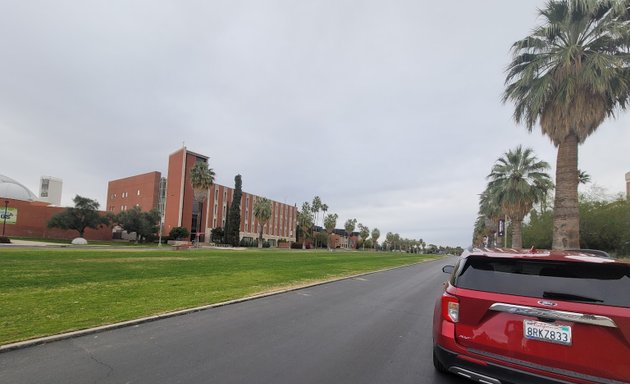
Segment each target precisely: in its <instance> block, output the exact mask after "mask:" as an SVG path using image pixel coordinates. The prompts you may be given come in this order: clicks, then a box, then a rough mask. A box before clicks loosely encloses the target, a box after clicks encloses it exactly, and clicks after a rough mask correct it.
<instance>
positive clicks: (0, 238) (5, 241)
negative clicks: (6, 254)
mask: <svg viewBox="0 0 630 384" xmlns="http://www.w3.org/2000/svg"><path fill="white" fill-rule="evenodd" d="M0 243H1V244H11V239H9V238H8V237H6V236H0Z"/></svg>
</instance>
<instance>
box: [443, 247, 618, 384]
mask: <svg viewBox="0 0 630 384" xmlns="http://www.w3.org/2000/svg"><path fill="white" fill-rule="evenodd" d="M473 253H474V252H473ZM476 256H481V257H487V258H497V259H506V258H507V259H510V258H511V259H519V260H543V261H550V262H555V263H556V264H557V263H558V262H561V263H618V262H616V261H614V260H608V259H602V258H601V257H596V256H592V255H590V254H588V253H583V252H579V251H571V252H549V251H544V252H541V251H537V252H532V251H514V250H510V252H506V251H503V250H499V251H497V250H492V251H487V250H486V252H482V251H479V250H478V251H477V252H476ZM460 260H461V262H462V263H463V262H465V258H462V259H460ZM573 265H576V264H573ZM460 272H461V271H460ZM455 273H456V274H457V273H458V271H456V272H455ZM537 277H538V276H533V277H532V278H531V280H532V282H535V281H536V278H537ZM625 278H630V276H627V277H625ZM453 281H454V280H452V281H451V282H447V283H445V289H444V295H445V296H446V299H442V298H439V299H438V300H437V302H436V306H435V312H434V322H433V324H434V327H433V339H434V346H435V347H436V348H438V350H440V351H448V353H449V355H451V356H455V357H454V359H453V360H454V362H453V361H450V362H449V363H448V364H445V363H444V362H438V364H439V365H442V364H445V367H444V368H446V369H448V368H449V367H451V366H456V365H458V363H461V366H462V367H465V368H466V369H468V370H472V371H475V369H478V370H477V372H480V373H481V374H484V375H487V376H490V377H493V376H492V375H491V373H490V372H493V370H495V369H497V367H499V368H505V369H506V370H508V371H509V370H514V371H518V372H519V374H520V373H523V374H524V375H528V374H531V375H532V377H536V378H537V380H538V379H540V380H541V381H537V382H565V383H566V382H568V383H580V384H582V383H584V384H585V383H593V382H596V383H597V382H600V383H611V384H612V383H615V384H616V383H629V382H630V308H629V307H625V306H615V305H602V304H598V303H596V302H595V303H590V302H586V303H585V302H576V301H570V300H559V299H542V298H541V297H528V296H520V295H515V294H505V293H497V292H488V291H481V290H475V289H467V288H461V287H456V286H455V285H453V284H452V282H453ZM628 295H630V292H628ZM453 298H455V300H456V301H457V302H458V311H457V321H456V322H454V321H452V319H451V318H450V317H449V315H448V313H447V314H445V311H448V309H445V306H444V304H443V302H445V300H447V301H450V300H452V299H453ZM495 304H496V305H495ZM493 305H495V306H494V307H493ZM521 307H522V308H528V310H527V311H526V312H525V313H521V312H519V309H518V308H521ZM497 308H498V309H497ZM506 308H507V309H506ZM514 308H516V309H514ZM549 310H551V311H553V312H554V313H562V314H564V313H567V314H568V315H566V316H565V318H561V319H549V318H546V317H545V313H547V312H545V311H549ZM573 313H577V314H581V315H583V316H582V317H581V318H580V319H577V318H576V319H575V320H576V321H573V317H572V316H573V315H571V314H573ZM596 318H598V319H599V318H605V319H609V320H611V323H610V324H609V322H608V320H606V321H605V322H604V324H605V325H601V324H599V323H597V321H596V320H594V319H596ZM525 321H528V322H529V323H530V324H531V323H532V322H535V324H537V325H539V326H542V327H544V326H545V325H546V324H550V325H551V326H550V327H551V328H552V330H554V331H555V329H556V327H561V328H562V329H564V330H566V329H569V333H570V335H562V336H563V337H565V338H566V337H568V338H569V340H570V342H569V343H566V342H565V343H564V344H562V343H558V342H553V341H552V342H550V341H549V340H540V339H531V338H528V337H526V335H525ZM568 327H570V328H568ZM558 337H560V334H558ZM438 360H439V356H438ZM471 367H472V368H471ZM491 368H492V369H491ZM508 376H509V375H507V374H506V375H504V376H503V377H500V378H498V379H497V381H496V382H510V383H511V382H527V381H518V380H519V379H515V381H510V379H505V377H508ZM497 377H498V376H497ZM547 379H548V380H549V381H545V380H547ZM520 380H522V379H520ZM532 382H533V381H532Z"/></svg>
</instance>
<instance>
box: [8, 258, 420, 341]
mask: <svg viewBox="0 0 630 384" xmlns="http://www.w3.org/2000/svg"><path fill="white" fill-rule="evenodd" d="M429 258H430V256H426V255H412V254H404V253H387V252H377V253H374V252H326V251H321V252H314V251H306V252H305V251H289V250H282V251H277V250H260V251H259V250H253V249H251V250H245V251H234V250H190V251H173V250H171V249H165V250H154V249H150V250H100V249H95V250H84V249H38V250H27V249H9V248H0V271H1V272H0V308H1V310H0V344H7V343H10V342H15V341H20V340H26V339H30V338H35V337H40V336H46V335H52V334H56V333H61V332H65V331H70V330H77V329H83V328H89V327H93V326H97V325H103V324H110V323H115V322H120V321H124V320H130V319H134V318H139V317H143V316H148V315H154V314H159V313H164V312H169V311H173V310H177V309H183V308H191V307H195V306H200V305H205V304H212V303H219V302H223V301H227V300H231V299H236V298H241V297H246V296H250V295H253V294H256V293H262V292H267V291H271V290H274V289H277V288H279V287H287V286H294V285H298V284H304V283H306V282H315V281H321V280H326V279H330V278H333V277H337V276H348V275H352V274H356V273H360V272H367V271H374V270H378V269H383V268H388V267H395V266H401V265H406V264H411V263H415V262H418V261H421V260H426V259H429Z"/></svg>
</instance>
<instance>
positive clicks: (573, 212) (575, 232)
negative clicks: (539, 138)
mask: <svg viewBox="0 0 630 384" xmlns="http://www.w3.org/2000/svg"><path fill="white" fill-rule="evenodd" d="M577 188H578V140H577V137H576V136H575V135H574V134H569V135H568V136H567V137H566V138H565V139H564V141H563V142H562V143H560V145H559V146H558V157H557V159H556V197H555V201H554V207H553V243H552V246H551V247H552V248H553V249H572V248H573V249H575V248H580V212H579V208H578V192H577Z"/></svg>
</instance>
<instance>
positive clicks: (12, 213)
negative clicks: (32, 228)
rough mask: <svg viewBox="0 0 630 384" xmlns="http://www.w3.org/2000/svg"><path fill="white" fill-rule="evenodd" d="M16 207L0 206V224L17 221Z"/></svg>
mask: <svg viewBox="0 0 630 384" xmlns="http://www.w3.org/2000/svg"><path fill="white" fill-rule="evenodd" d="M17 214H18V210H17V208H4V207H0V224H4V223H5V220H6V223H7V224H15V223H16V222H17Z"/></svg>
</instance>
